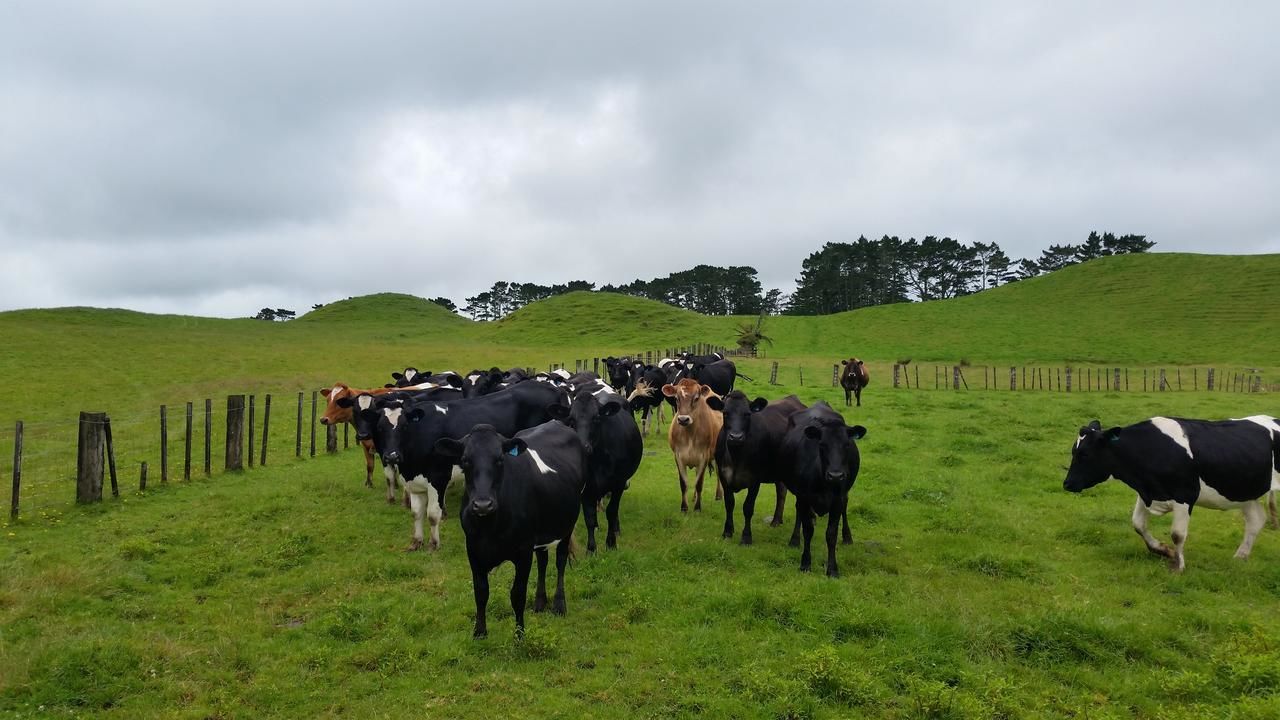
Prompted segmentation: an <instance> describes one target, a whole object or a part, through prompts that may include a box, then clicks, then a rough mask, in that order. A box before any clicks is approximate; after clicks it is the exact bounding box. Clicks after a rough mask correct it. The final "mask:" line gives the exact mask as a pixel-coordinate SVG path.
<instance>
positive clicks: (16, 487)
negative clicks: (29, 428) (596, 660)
mask: <svg viewBox="0 0 1280 720" xmlns="http://www.w3.org/2000/svg"><path fill="white" fill-rule="evenodd" d="M21 494H22V421H21V420H19V421H18V424H17V426H15V427H14V429H13V491H12V492H11V493H10V494H9V517H11V518H16V517H18V497H19V495H21Z"/></svg>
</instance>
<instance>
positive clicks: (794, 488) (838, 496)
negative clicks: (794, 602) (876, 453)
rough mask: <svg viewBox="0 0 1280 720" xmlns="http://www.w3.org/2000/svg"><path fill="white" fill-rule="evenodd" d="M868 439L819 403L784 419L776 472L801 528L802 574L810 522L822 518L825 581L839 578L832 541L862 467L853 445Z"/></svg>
mask: <svg viewBox="0 0 1280 720" xmlns="http://www.w3.org/2000/svg"><path fill="white" fill-rule="evenodd" d="M866 434H867V429H866V428H865V427H863V426H861V425H854V426H852V427H850V426H848V425H846V424H845V422H844V417H842V416H841V415H840V413H838V412H836V411H835V410H833V409H831V406H830V405H828V404H826V403H825V402H822V401H818V402H817V403H814V405H813V407H810V408H809V409H807V410H801V411H800V412H797V413H794V414H792V415H791V417H789V418H788V419H787V434H786V437H785V438H783V441H782V449H781V451H780V452H779V469H780V472H781V475H782V479H783V481H784V482H785V483H786V485H787V489H788V490H790V491H791V493H792V494H793V495H795V496H796V517H797V518H798V519H799V520H800V523H801V525H802V527H803V528H804V550H803V551H802V552H801V554H800V569H801V570H808V569H809V568H810V566H811V564H812V560H813V556H812V554H811V553H810V551H809V545H810V541H811V540H812V539H813V526H814V520H815V517H814V516H815V515H826V516H827V576H828V577H838V576H839V575H840V571H839V569H838V568H837V567H836V536H837V535H838V534H839V527H840V522H841V519H842V518H844V516H845V513H846V510H847V508H848V505H849V490H850V489H852V488H853V483H854V481H855V480H856V479H857V477H858V469H859V467H860V464H861V461H860V458H859V455H858V445H857V443H856V442H854V441H855V440H861V439H862V438H863V437H865V436H866ZM845 522H846V523H847V520H846V521H845Z"/></svg>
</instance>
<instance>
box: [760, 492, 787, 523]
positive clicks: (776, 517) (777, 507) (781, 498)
mask: <svg viewBox="0 0 1280 720" xmlns="http://www.w3.org/2000/svg"><path fill="white" fill-rule="evenodd" d="M773 488H774V493H775V494H776V495H777V497H778V500H777V502H776V503H774V506H773V515H771V516H770V517H767V518H765V519H764V521H765V522H767V523H769V527H778V526H780V525H782V515H783V513H784V512H785V511H786V509H787V486H786V485H783V484H782V483H780V482H778V483H774V485H773Z"/></svg>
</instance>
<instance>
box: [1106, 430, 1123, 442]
mask: <svg viewBox="0 0 1280 720" xmlns="http://www.w3.org/2000/svg"><path fill="white" fill-rule="evenodd" d="M1103 437H1105V438H1106V439H1107V442H1115V441H1117V440H1119V439H1120V428H1118V427H1113V428H1111V429H1110V430H1107V432H1106V433H1104V434H1103Z"/></svg>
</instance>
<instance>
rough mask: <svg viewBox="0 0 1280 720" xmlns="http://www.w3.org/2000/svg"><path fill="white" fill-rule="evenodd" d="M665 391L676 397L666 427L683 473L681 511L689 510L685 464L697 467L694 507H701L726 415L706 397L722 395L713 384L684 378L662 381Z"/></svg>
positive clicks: (677, 462)
mask: <svg viewBox="0 0 1280 720" xmlns="http://www.w3.org/2000/svg"><path fill="white" fill-rule="evenodd" d="M662 394H663V395H666V396H667V397H669V398H672V399H673V400H675V405H676V409H675V417H673V418H672V419H671V428H670V429H669V430H668V431H667V443H668V444H669V445H671V452H673V453H674V454H675V458H676V472H678V473H680V511H681V512H689V502H688V499H687V496H686V493H687V492H688V489H689V481H688V477H687V475H686V474H685V469H686V468H697V469H698V479H697V483H696V484H695V486H694V496H693V509H694V510H701V509H702V476H703V474H704V473H706V471H707V466H708V465H710V464H711V463H712V461H714V460H715V457H716V438H718V437H719V436H720V427H721V426H722V425H723V424H724V416H723V415H721V414H720V413H718V412H716V411H715V410H712V409H711V408H709V407H707V398H709V397H717V398H718V397H720V396H719V395H716V394H715V393H714V392H712V391H711V388H709V387H707V386H706V385H702V384H700V383H699V382H698V381H697V380H693V379H690V378H684V379H682V380H681V381H680V382H678V383H676V384H675V385H663V386H662ZM720 498H721V490H720V482H719V481H716V500H719V499H720Z"/></svg>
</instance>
